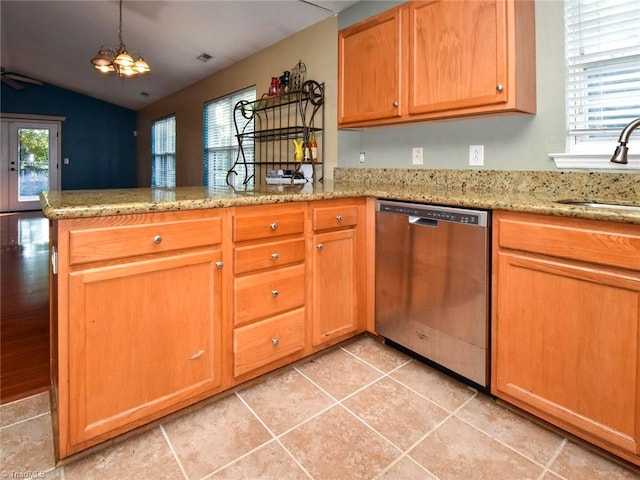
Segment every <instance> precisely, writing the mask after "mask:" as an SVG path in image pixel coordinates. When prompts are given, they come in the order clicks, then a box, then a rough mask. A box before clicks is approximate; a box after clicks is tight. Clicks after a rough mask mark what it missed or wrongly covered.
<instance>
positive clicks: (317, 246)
mask: <svg viewBox="0 0 640 480" xmlns="http://www.w3.org/2000/svg"><path fill="white" fill-rule="evenodd" d="M316 248H317V249H318V250H322V249H323V248H324V245H323V244H321V243H319V244H317V245H316Z"/></svg>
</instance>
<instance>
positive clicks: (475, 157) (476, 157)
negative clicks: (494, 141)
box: [469, 145, 484, 167]
mask: <svg viewBox="0 0 640 480" xmlns="http://www.w3.org/2000/svg"><path fill="white" fill-rule="evenodd" d="M469 165H471V166H474V167H481V166H483V165H484V145H469Z"/></svg>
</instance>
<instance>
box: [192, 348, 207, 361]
mask: <svg viewBox="0 0 640 480" xmlns="http://www.w3.org/2000/svg"><path fill="white" fill-rule="evenodd" d="M202 355H204V350H198V351H197V352H196V353H194V354H193V355H191V356H190V357H189V360H195V359H197V358H200V357H201V356H202Z"/></svg>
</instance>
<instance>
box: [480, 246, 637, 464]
mask: <svg viewBox="0 0 640 480" xmlns="http://www.w3.org/2000/svg"><path fill="white" fill-rule="evenodd" d="M577 248H579V246H577ZM495 265H496V267H497V277H496V278H497V281H496V283H495V284H494V294H495V297H494V309H495V316H494V325H493V353H494V355H493V362H494V370H493V372H494V373H493V382H494V383H493V393H495V394H496V395H497V396H499V397H502V398H504V399H505V400H507V401H510V402H512V403H514V404H515V405H517V406H520V407H521V408H524V409H525V410H528V411H530V412H532V413H534V414H536V415H539V416H541V417H543V418H545V419H547V420H549V421H551V422H552V423H556V424H557V425H559V426H561V427H563V428H565V429H567V430H569V431H572V432H573V433H576V434H578V435H579V436H581V437H583V438H585V439H587V440H590V441H592V442H594V443H596V444H599V445H601V446H604V447H605V448H607V446H609V447H608V448H611V447H610V446H614V451H615V448H617V449H619V450H622V451H626V452H631V453H634V454H637V453H639V452H640V450H639V447H638V445H639V441H640V411H639V410H638V400H639V399H640V380H639V373H640V333H639V321H640V274H639V273H638V272H632V271H625V270H621V269H614V268H607V267H602V266H595V265H592V264H588V263H582V262H571V261H568V260H561V259H554V258H551V257H545V256H541V255H535V254H526V253H520V252H515V251H511V252H510V251H500V252H499V253H498V258H497V262H496V264H495ZM636 458H637V457H636Z"/></svg>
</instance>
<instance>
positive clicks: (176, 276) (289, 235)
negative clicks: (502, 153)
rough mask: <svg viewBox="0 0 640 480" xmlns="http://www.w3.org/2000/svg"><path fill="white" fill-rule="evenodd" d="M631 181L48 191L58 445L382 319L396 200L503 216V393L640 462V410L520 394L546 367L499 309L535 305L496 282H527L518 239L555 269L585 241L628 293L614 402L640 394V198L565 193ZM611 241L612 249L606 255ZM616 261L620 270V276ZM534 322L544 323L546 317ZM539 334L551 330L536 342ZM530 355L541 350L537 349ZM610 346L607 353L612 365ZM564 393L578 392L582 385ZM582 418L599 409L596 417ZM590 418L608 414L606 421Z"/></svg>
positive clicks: (615, 189)
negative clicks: (618, 411)
mask: <svg viewBox="0 0 640 480" xmlns="http://www.w3.org/2000/svg"><path fill="white" fill-rule="evenodd" d="M637 177H638V175H634V174H596V173H557V172H516V171H504V172H502V171H470V170H463V171H454V170H451V171H448V170H393V169H383V170H367V169H356V170H349V169H344V170H341V169H336V172H335V181H334V182H326V183H321V184H316V185H311V184H309V185H296V186H290V187H268V186H263V187H256V188H253V187H252V188H248V189H246V190H235V189H232V188H230V187H227V186H224V187H178V188H175V189H170V190H164V189H145V188H139V189H123V190H96V191H75V192H74V191H62V192H45V193H43V194H42V204H43V210H44V212H45V215H46V216H47V217H48V218H49V219H50V220H52V222H51V226H52V235H51V249H52V265H53V267H52V281H51V291H52V296H51V298H52V302H51V306H52V309H51V312H52V315H51V317H52V330H51V331H52V356H53V362H52V363H53V367H52V368H53V371H52V380H53V388H52V399H53V401H52V405H53V411H54V416H53V418H54V419H55V420H54V425H55V426H54V429H55V432H56V437H55V438H56V448H57V456H58V458H59V459H63V458H66V457H69V456H71V455H74V454H76V453H78V452H81V451H83V450H85V449H87V448H89V447H92V446H95V445H98V444H100V443H102V442H105V441H106V440H109V439H111V438H114V437H117V436H118V435H121V434H123V433H126V432H128V431H131V430H133V429H135V428H138V427H142V426H144V425H146V424H148V423H149V422H152V421H154V420H156V419H158V418H161V417H163V416H165V415H167V414H170V413H172V412H175V411H177V410H180V409H182V408H184V407H186V406H188V405H191V404H194V403H196V402H198V401H201V400H203V399H206V398H208V397H211V396H214V395H218V394H223V393H224V392H226V391H229V389H231V388H233V387H235V386H237V385H240V384H242V383H244V382H246V381H248V380H250V379H253V378H256V377H258V376H260V375H263V374H265V373H267V372H270V371H272V370H274V369H277V368H279V367H281V366H283V365H286V364H288V363H291V362H294V361H297V360H299V359H301V358H303V357H305V356H308V355H311V354H314V353H316V352H319V351H321V350H323V349H325V348H327V347H329V346H332V345H335V344H336V343H339V342H341V341H343V340H345V339H347V338H350V337H352V336H354V335H356V334H358V333H361V332H363V331H374V321H373V309H372V304H373V294H372V292H373V284H372V282H373V280H372V279H373V274H372V273H373V268H374V265H373V251H372V245H374V235H375V230H374V221H373V219H374V206H375V199H376V198H389V199H395V200H403V201H410V202H420V203H431V204H440V205H451V206H464V207H470V208H482V209H487V210H493V211H494V232H493V235H494V259H493V285H494V292H493V295H494V297H493V304H494V316H493V320H492V321H493V323H494V329H493V335H494V337H493V342H492V344H493V347H492V348H493V353H492V364H493V366H492V368H493V371H492V378H493V380H492V393H493V394H494V395H496V396H498V397H499V398H503V399H505V400H506V401H508V402H510V403H513V404H515V405H517V406H519V407H520V408H523V409H525V410H528V411H530V412H532V413H534V414H536V415H538V416H540V417H542V418H544V419H545V420H548V421H550V422H552V423H555V424H557V425H558V426H560V427H562V428H565V429H567V430H569V431H571V432H572V433H575V434H577V435H579V436H582V437H584V438H586V439H587V440H589V441H591V442H592V443H594V444H596V445H599V446H601V447H603V448H605V449H608V450H610V451H612V452H613V453H615V454H617V455H619V456H621V457H623V458H625V459H627V460H630V461H632V462H635V463H640V460H639V459H640V450H638V440H639V439H640V414H639V413H638V412H636V411H633V410H632V411H631V412H628V413H627V415H626V417H625V418H619V417H616V418H615V419H610V418H608V417H607V416H606V415H607V413H606V412H604V413H603V411H602V409H601V408H600V406H596V407H594V408H591V407H589V408H588V409H587V411H583V410H580V408H581V406H580V405H574V404H572V403H571V402H572V398H571V397H572V395H569V394H568V397H569V398H562V396H561V397H560V398H558V397H552V396H550V397H549V399H548V401H547V402H546V403H545V402H543V401H540V400H539V399H538V401H537V403H536V402H535V401H534V400H535V399H534V400H532V398H531V397H532V396H530V397H529V398H528V397H526V396H523V395H522V394H521V392H522V391H525V390H526V389H527V388H531V390H530V391H534V390H535V388H537V386H536V380H539V377H536V378H534V376H535V375H542V374H544V373H545V372H538V371H534V372H533V373H531V378H518V376H517V374H518V372H517V371H515V370H514V371H512V370H510V363H509V361H507V360H505V358H507V357H509V358H510V359H511V361H515V362H524V361H527V360H529V359H530V358H528V357H526V356H525V357H522V358H517V356H516V353H517V351H520V350H522V345H518V341H519V339H520V338H522V336H523V335H524V333H523V332H522V331H519V330H517V328H512V325H520V324H519V323H518V322H508V321H507V320H505V319H508V317H509V316H510V315H513V314H514V312H517V311H520V310H522V309H525V310H526V308H527V307H522V306H521V305H520V306H516V305H512V304H509V303H508V301H509V299H508V298H505V297H502V296H500V294H499V289H504V291H505V292H507V291H510V290H509V289H513V288H514V286H513V285H514V283H513V282H511V283H510V282H509V281H507V280H506V279H508V278H509V275H511V276H513V275H514V273H513V272H516V273H518V275H519V276H518V277H517V280H518V281H519V282H526V281H530V280H529V279H528V277H527V276H526V275H523V274H521V273H520V272H521V271H522V269H520V270H518V269H517V268H516V267H514V265H515V264H514V263H513V262H511V259H512V257H513V255H514V252H516V251H520V250H521V251H523V252H524V253H523V254H521V255H520V254H519V255H520V256H519V257H518V258H520V257H522V258H524V257H527V258H528V257H531V258H533V259H534V260H544V259H543V258H542V257H541V255H547V256H549V257H551V258H552V260H545V261H544V262H541V263H543V264H544V265H547V264H548V263H549V262H551V261H553V262H555V261H556V260H553V259H557V258H562V259H567V258H568V255H569V254H573V253H575V252H577V254H578V257H576V259H575V260H571V261H570V262H569V261H567V262H568V263H569V264H570V266H569V267H567V268H570V267H571V266H573V265H574V263H575V262H581V263H580V264H581V265H582V264H583V263H584V262H589V263H590V264H594V265H597V266H598V268H600V267H602V270H603V272H604V273H603V275H604V276H603V277H602V279H604V280H603V281H602V282H600V279H598V282H599V283H598V288H601V289H602V288H604V287H602V285H604V284H606V285H605V287H607V288H608V290H607V292H609V293H611V292H612V291H613V290H615V292H614V293H616V294H619V295H620V296H619V297H618V299H619V300H620V301H621V302H622V307H621V309H619V310H618V311H617V313H618V314H621V315H624V318H625V323H624V325H623V327H624V328H625V329H626V330H624V331H623V330H621V329H612V331H613V333H612V334H611V335H613V336H612V337H611V338H609V339H608V340H611V341H620V345H621V346H622V347H624V354H625V355H626V357H625V362H626V363H625V364H624V365H626V366H627V367H628V368H627V370H625V372H624V380H625V381H626V386H625V387H624V389H623V391H622V393H620V397H621V398H622V397H624V398H626V399H628V397H629V395H632V396H633V398H635V396H636V395H637V392H639V391H640V388H639V387H638V386H639V385H640V381H639V380H638V371H640V339H639V334H638V324H639V321H640V312H638V305H639V304H640V302H639V301H638V299H640V265H639V264H638V258H640V210H632V209H618V208H597V207H590V206H576V205H572V204H568V203H559V202H558V201H559V200H572V201H577V200H583V201H584V200H587V201H600V202H607V203H625V204H627V205H640V185H638V183H639V182H638V181H637V180H638V178H637ZM383 179H384V180H383ZM381 180H383V181H381ZM513 215H515V216H513ZM547 219H549V222H547ZM520 231H521V232H526V233H524V235H525V236H526V237H527V238H536V235H538V234H539V233H540V232H542V233H543V234H544V235H548V236H549V238H550V239H551V241H549V242H547V243H545V239H544V238H540V239H539V242H538V244H536V245H527V244H526V242H524V243H523V242H521V241H520V240H519V233H518V232H520ZM578 231H579V232H580V233H576V232H578ZM583 231H584V232H589V233H585V234H583V233H582V232H583ZM558 232H560V233H558ZM563 235H564V236H566V237H563ZM563 238H569V239H574V240H579V241H580V242H584V246H580V245H577V244H573V245H569V248H567V249H564V250H563V249H562V248H560V247H558V245H561V244H562V242H563ZM593 239H595V240H593ZM545 245H547V246H548V249H547V250H545V247H544V246H545ZM601 245H604V246H605V247H606V248H608V249H610V250H613V251H615V252H618V253H616V254H615V255H605V254H604V253H603V252H602V251H601V249H603V247H602V246H601ZM567 250H569V252H568V251H567ZM581 252H582V256H580V254H581ZM594 252H595V253H594ZM531 253H532V254H531ZM600 256H601V257H602V258H604V260H601V258H600ZM505 262H506V263H505ZM509 262H511V263H509ZM571 262H573V263H571ZM607 262H609V263H607ZM603 263H605V265H604V266H603ZM581 268H582V267H581ZM590 268H592V267H590ZM620 272H622V273H623V274H624V275H622V274H620V275H618V276H619V277H624V279H622V280H615V281H613V280H611V278H610V277H612V275H613V274H616V275H617V274H619V273H620ZM552 273H554V272H551V273H549V274H548V277H545V281H547V280H548V278H551V276H552ZM555 273H557V272H555ZM572 275H573V276H574V277H575V274H572ZM605 277H606V278H605ZM513 278H515V277H513ZM554 278H555V277H554ZM572 278H573V277H572ZM590 278H591V280H590V281H591V283H594V281H593V278H594V277H593V276H591V277H590ZM616 278H617V277H616ZM607 282H608V283H607ZM616 282H618V283H616ZM620 282H622V283H620ZM528 285H529V286H534V287H535V285H534V284H533V283H531V284H528ZM496 286H497V288H496ZM623 291H624V292H626V293H624V294H623V293H622V292H623ZM598 292H599V293H602V291H601V290H599V291H598ZM510 293H511V294H512V296H514V295H515V293H516V292H515V290H514V291H512V292H511V291H510ZM338 298H339V299H340V301H339V302H337V301H336V299H338ZM634 302H635V303H634ZM565 303H568V304H569V303H571V302H565ZM634 305H635V307H634ZM534 307H535V308H538V307H539V305H534ZM580 308H581V307H580V306H578V310H579V312H578V313H579V314H580V315H582V314H584V313H585V312H584V311H582V310H580ZM634 308H635V310H633V309H634ZM496 312H501V315H502V316H501V317H498V316H497V315H496ZM564 313H566V312H564ZM549 318H551V317H549ZM526 320H527V321H530V320H531V319H530V318H528V317H527V319H526ZM540 321H541V322H545V321H547V320H546V319H545V317H544V315H543V316H542V317H541V319H540ZM634 322H635V323H634ZM587 326H589V325H587ZM620 328H622V327H620ZM629 328H631V329H632V330H631V332H635V334H634V335H629V330H628V329H629ZM634 329H635V330H634ZM594 331H595V332H596V333H597V332H598V330H597V329H595V330H594ZM590 334H591V331H583V332H582V333H581V335H582V336H586V335H590ZM501 335H504V336H501ZM506 340H508V341H509V342H507V341H506ZM560 340H562V341H567V338H566V336H565V337H562V338H561V339H560ZM595 340H597V336H596V338H595ZM595 340H593V339H591V340H589V341H588V342H587V343H589V342H593V341H595ZM545 341H546V342H548V341H549V339H547V338H543V339H541V342H543V343H544V342H545ZM589 344H591V343H589ZM516 347H517V348H516ZM525 353H526V355H535V354H536V352H535V351H534V350H533V348H531V349H529V351H526V352H525ZM605 353H606V352H605ZM616 355H617V354H615V352H614V353H611V355H610V357H611V359H610V360H606V359H605V360H603V358H602V357H600V358H598V359H597V360H598V362H600V363H601V364H604V365H605V366H607V367H608V366H612V370H613V366H615V365H616V364H617V362H618V359H617V358H616ZM554 358H555V361H556V362H558V360H559V358H558V357H557V356H556V357H554ZM607 358H608V357H607ZM634 362H635V363H634ZM634 365H635V367H634ZM570 366H571V368H575V365H570ZM588 368H591V367H588ZM634 372H635V373H634ZM605 373H607V374H608V375H612V373H611V371H609V370H607V371H606V372H605ZM551 380H552V381H555V380H556V378H555V377H554V378H552V379H551ZM609 380H610V381H611V382H612V383H610V385H613V384H615V385H618V384H619V383H613V382H614V381H617V380H620V378H614V377H612V378H609ZM520 381H522V382H523V386H520V385H519V382H520ZM599 381H601V380H598V379H595V380H594V381H590V382H588V384H587V386H590V387H592V386H593V385H596V384H597V383H596V382H599ZM530 384H532V385H533V387H531V385H530ZM605 384H606V382H605ZM584 386H585V384H581V385H577V386H576V388H583V387H584ZM567 388H568V389H569V390H568V391H569V393H572V392H571V391H570V389H571V388H572V387H571V386H568V387H567ZM547 393H548V392H546V391H541V392H540V395H541V396H543V395H545V394H547ZM594 397H595V398H596V399H599V396H598V395H594ZM565 401H566V402H569V403H568V404H564V405H562V406H563V407H564V409H565V410H564V413H563V414H562V415H558V414H557V412H556V411H555V410H554V408H556V409H557V408H559V407H558V405H559V404H561V403H562V402H565ZM627 401H628V400H624V399H622V400H621V402H622V403H620V405H621V406H622V407H624V406H625V405H626V403H625V402H627ZM529 407H530V408H529ZM572 410H576V411H575V413H574V414H573V416H572V415H571V414H572V413H573V412H572ZM610 410H615V409H610ZM567 412H569V414H567ZM588 415H593V417H594V418H593V420H592V421H587V420H589V419H587V420H585V417H587V416H588ZM603 415H604V416H603ZM594 425H595V426H597V425H605V426H606V427H607V428H606V429H605V430H606V432H600V431H598V429H597V428H596V427H594Z"/></svg>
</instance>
